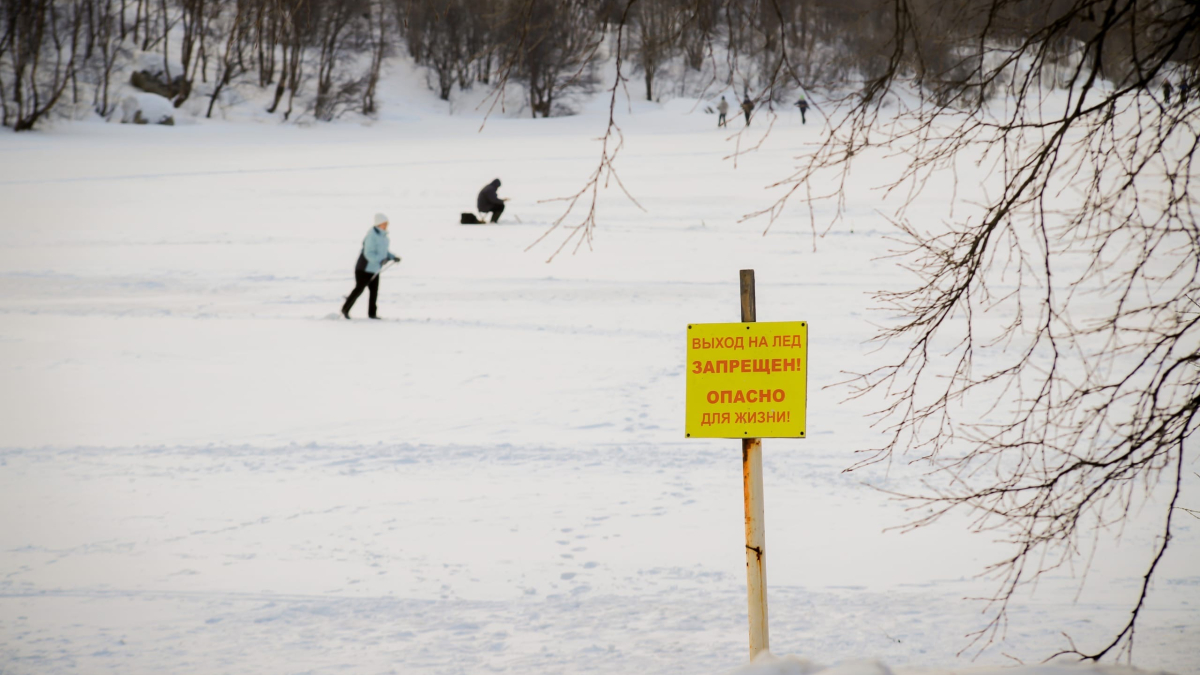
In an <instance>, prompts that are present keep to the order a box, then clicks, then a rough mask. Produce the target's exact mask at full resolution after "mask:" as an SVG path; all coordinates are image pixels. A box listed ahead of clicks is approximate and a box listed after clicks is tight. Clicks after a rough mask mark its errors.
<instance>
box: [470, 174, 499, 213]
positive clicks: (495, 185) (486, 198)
mask: <svg viewBox="0 0 1200 675" xmlns="http://www.w3.org/2000/svg"><path fill="white" fill-rule="evenodd" d="M499 189H500V179H499V178H497V179H496V180H494V181H492V182H490V183H488V184H487V185H486V186H485V187H484V188H483V189H482V190H480V191H479V198H478V199H476V200H475V210H477V211H484V212H486V211H491V210H492V209H495V208H496V207H498V206H503V205H504V200H502V199H500V197H498V196H497V195H496V190H499Z"/></svg>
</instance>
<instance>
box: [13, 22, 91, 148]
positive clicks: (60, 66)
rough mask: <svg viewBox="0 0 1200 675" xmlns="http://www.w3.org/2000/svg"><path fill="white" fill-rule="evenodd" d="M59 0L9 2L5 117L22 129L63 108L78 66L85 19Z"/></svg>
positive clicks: (16, 127) (27, 128)
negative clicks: (59, 106) (64, 94)
mask: <svg viewBox="0 0 1200 675" xmlns="http://www.w3.org/2000/svg"><path fill="white" fill-rule="evenodd" d="M78 10H79V7H78V6H77V5H76V6H59V4H58V3H56V2H54V1H53V0H4V2H3V5H2V10H0V11H3V17H2V18H3V21H4V32H3V35H0V63H6V64H8V68H6V70H8V72H7V73H4V74H0V117H2V122H3V124H4V125H6V126H11V127H12V128H13V129H14V130H16V131H25V130H29V129H32V128H33V126H34V125H35V124H36V123H37V122H38V120H40V119H41V118H42V117H43V116H45V115H47V114H48V113H49V112H50V111H52V110H53V109H54V107H55V106H56V105H58V102H59V100H60V99H61V98H62V95H63V93H64V92H65V91H66V89H67V86H68V85H69V84H70V83H71V82H72V78H73V76H74V74H75V69H76V68H77V67H78V61H77V56H78V54H79V52H80V51H81V50H80V49H78V47H79V46H80V34H81V28H82V22H83V17H82V15H81V14H80V13H79V11H78Z"/></svg>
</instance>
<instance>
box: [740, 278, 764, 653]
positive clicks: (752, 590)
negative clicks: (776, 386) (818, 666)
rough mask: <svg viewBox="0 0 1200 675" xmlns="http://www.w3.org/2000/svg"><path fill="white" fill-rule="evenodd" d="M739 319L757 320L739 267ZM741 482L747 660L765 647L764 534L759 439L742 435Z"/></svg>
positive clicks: (750, 284) (748, 285)
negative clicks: (747, 642)
mask: <svg viewBox="0 0 1200 675" xmlns="http://www.w3.org/2000/svg"><path fill="white" fill-rule="evenodd" d="M741 290H742V321H743V322H744V323H753V322H755V321H757V320H758V317H757V309H756V307H755V304H754V270H742V271H741ZM742 486H743V492H744V494H745V502H746V596H747V601H748V603H749V609H750V660H751V661H753V660H754V658H755V657H756V656H758V655H759V654H760V653H761V652H765V651H769V650H770V645H769V643H768V639H767V638H768V633H769V631H768V630H767V535H766V521H765V519H764V518H765V516H764V509H763V471H762V439H760V438H743V439H742Z"/></svg>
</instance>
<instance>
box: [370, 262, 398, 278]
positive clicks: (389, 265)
mask: <svg viewBox="0 0 1200 675" xmlns="http://www.w3.org/2000/svg"><path fill="white" fill-rule="evenodd" d="M399 262H400V259H399V258H396V259H395V260H389V261H387V262H385V263H383V264H382V265H380V266H379V271H378V272H376V273H375V276H373V277H371V281H375V280H376V279H378V278H379V275H380V274H383V271H384V270H386V269H387V268H389V267H391V266H392V264H393V263H399Z"/></svg>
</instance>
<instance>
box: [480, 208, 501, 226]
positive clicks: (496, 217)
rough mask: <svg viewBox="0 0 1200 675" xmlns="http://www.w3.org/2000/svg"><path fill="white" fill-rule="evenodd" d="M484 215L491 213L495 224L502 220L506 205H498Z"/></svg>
mask: <svg viewBox="0 0 1200 675" xmlns="http://www.w3.org/2000/svg"><path fill="white" fill-rule="evenodd" d="M484 213H491V214H492V222H493V223H495V222H497V221H499V220H500V214H501V213H504V204H497V205H495V206H493V207H492V208H491V209H488V210H487V211H484Z"/></svg>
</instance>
